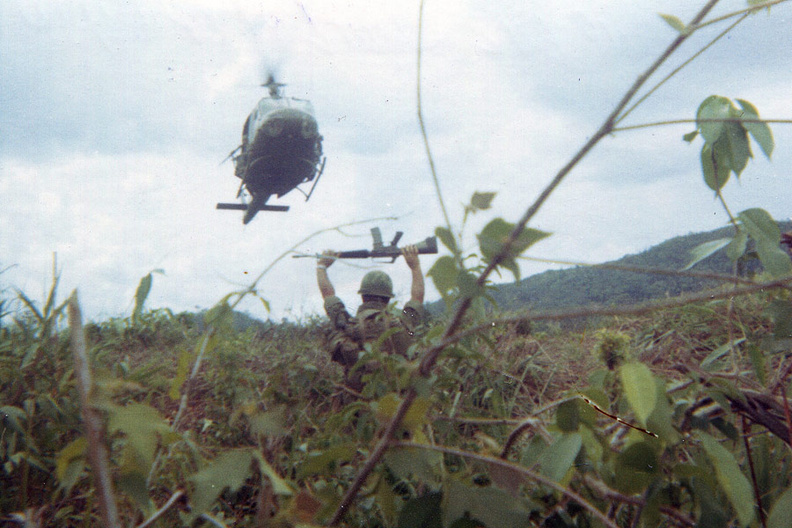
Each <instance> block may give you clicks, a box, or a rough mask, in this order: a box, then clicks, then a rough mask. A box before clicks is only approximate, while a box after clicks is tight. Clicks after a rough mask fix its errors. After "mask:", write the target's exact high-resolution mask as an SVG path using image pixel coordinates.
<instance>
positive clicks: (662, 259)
mask: <svg viewBox="0 0 792 528" xmlns="http://www.w3.org/2000/svg"><path fill="white" fill-rule="evenodd" d="M779 227H780V228H781V230H782V232H784V231H788V230H790V229H792V222H780V223H779ZM733 232H734V231H733V228H731V227H726V228H722V229H717V230H714V231H709V232H706V233H694V234H689V235H685V236H678V237H675V238H672V239H670V240H667V241H665V242H663V243H661V244H658V245H657V246H654V247H652V248H650V249H648V250H646V251H644V252H642V253H638V254H636V255H628V256H625V257H622V258H621V259H619V260H616V261H613V262H609V263H608V264H613V265H621V266H632V267H644V268H660V269H664V270H681V269H682V268H684V267H685V266H686V265H687V264H688V262H690V260H691V250H692V249H693V248H695V247H696V246H698V245H700V244H703V243H704V242H709V241H711V240H716V239H719V238H726V237H730V236H732V234H733ZM756 266H757V265H756V264H754V268H753V269H751V268H750V267H749V268H748V270H746V271H747V272H751V271H755V270H756V269H757V268H756ZM693 271H702V272H717V273H726V274H728V273H731V271H732V263H731V261H730V260H729V259H728V257H727V256H726V254H725V250H720V251H718V252H717V253H715V254H714V255H712V256H711V257H709V258H707V259H705V260H703V261H702V262H699V263H698V264H697V265H696V266H695V267H694V268H693ZM715 285H716V283H715V282H713V281H706V280H702V279H699V278H693V277H676V276H669V275H657V274H648V273H635V272H631V271H617V270H610V269H602V268H593V267H576V268H571V269H564V270H551V271H546V272H544V273H539V274H537V275H533V276H531V277H528V278H526V279H523V280H521V281H519V282H516V283H511V284H503V285H499V286H498V288H497V290H496V291H494V292H493V295H492V297H493V298H494V299H495V301H496V302H497V304H498V308H499V309H500V310H503V311H512V310H520V309H526V308H529V309H536V310H553V309H560V308H569V307H572V306H586V305H592V304H601V305H612V304H623V303H634V302H640V301H645V300H649V299H653V298H658V297H665V296H674V295H679V294H680V293H684V292H692V291H697V290H701V289H703V288H706V287H712V286H715ZM440 305H442V301H441V302H440ZM433 308H440V306H437V307H433ZM440 309H442V308H440Z"/></svg>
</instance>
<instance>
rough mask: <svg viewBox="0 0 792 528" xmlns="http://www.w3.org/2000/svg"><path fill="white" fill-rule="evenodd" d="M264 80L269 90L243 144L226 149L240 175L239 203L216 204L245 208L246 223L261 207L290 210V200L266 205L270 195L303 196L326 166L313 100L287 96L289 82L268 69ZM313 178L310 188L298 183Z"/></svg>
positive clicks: (248, 125) (253, 114) (245, 131)
mask: <svg viewBox="0 0 792 528" xmlns="http://www.w3.org/2000/svg"><path fill="white" fill-rule="evenodd" d="M261 86H263V87H265V88H267V89H268V90H269V96H268V97H264V98H262V99H261V100H260V101H259V102H258V104H257V105H256V107H255V108H254V109H253V111H252V112H251V113H250V115H249V116H248V118H247V119H246V120H245V125H244V126H243V127H242V144H241V145H239V146H238V147H237V148H235V149H234V150H233V151H231V153H230V154H229V155H228V157H227V158H226V160H228V159H233V161H234V174H235V175H236V176H237V177H238V178H240V179H241V180H242V182H241V184H240V186H239V191H238V192H237V198H239V199H240V200H241V203H218V204H217V209H227V210H228V209H230V210H237V211H245V214H244V216H243V218H242V223H243V224H247V223H249V222H250V221H251V220H253V218H254V217H255V216H256V214H257V213H258V212H259V211H281V212H283V211H288V210H289V206H288V205H268V204H267V201H268V200H269V199H270V197H271V196H273V195H276V196H277V197H278V198H280V197H281V196H283V195H285V194H287V193H289V192H291V191H292V190H294V189H297V190H298V191H300V192H301V193H302V194H303V195H304V196H305V200H306V201H308V199H309V198H310V197H311V195H312V194H313V191H314V189H315V188H316V184H317V183H318V182H319V178H320V176H321V175H322V172H323V171H324V166H325V161H326V158H325V157H324V156H323V155H322V139H323V138H322V136H321V135H320V134H319V127H318V125H317V122H316V117H315V114H314V109H313V105H312V104H311V102H310V101H308V100H305V99H297V98H295V97H284V96H283V93H282V89H283V87H284V86H286V85H285V84H283V83H279V82H276V81H275V78H274V76H273V75H272V74H270V75H269V76H268V78H267V82H266V83H264V84H262V85H261ZM311 181H312V182H313V185H312V186H311V188H310V190H309V191H308V192H307V193H306V192H305V191H304V190H303V189H301V188H300V185H302V184H304V183H308V182H311Z"/></svg>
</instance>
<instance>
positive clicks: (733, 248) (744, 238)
mask: <svg viewBox="0 0 792 528" xmlns="http://www.w3.org/2000/svg"><path fill="white" fill-rule="evenodd" d="M747 245H748V233H747V232H746V231H745V229H740V230H738V231H737V234H736V235H734V238H733V239H732V241H731V242H730V243H729V247H727V248H726V256H727V257H729V260H731V261H732V262H736V261H737V259H739V258H740V257H742V256H743V255H745V248H746V247H747Z"/></svg>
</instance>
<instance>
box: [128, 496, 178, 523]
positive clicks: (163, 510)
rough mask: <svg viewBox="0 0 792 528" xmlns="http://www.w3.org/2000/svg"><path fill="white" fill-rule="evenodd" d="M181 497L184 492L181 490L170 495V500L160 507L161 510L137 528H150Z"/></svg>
mask: <svg viewBox="0 0 792 528" xmlns="http://www.w3.org/2000/svg"><path fill="white" fill-rule="evenodd" d="M182 495H184V492H183V491H182V490H178V491H177V492H176V493H174V494H173V495H171V498H170V499H168V502H166V503H165V504H163V505H162V508H160V509H159V510H157V511H155V512H154V514H153V515H152V516H151V517H149V518H148V519H146V520H145V521H143V522H142V523H140V524H138V525H137V528H147V527H148V526H151V525H152V524H153V523H154V522H156V521H157V519H159V518H160V517H162V516H163V515H164V514H165V512H167V511H168V510H169V509H170V508H171V507H172V506H173V505H174V504H176V501H177V500H179V499H180V498H181V497H182Z"/></svg>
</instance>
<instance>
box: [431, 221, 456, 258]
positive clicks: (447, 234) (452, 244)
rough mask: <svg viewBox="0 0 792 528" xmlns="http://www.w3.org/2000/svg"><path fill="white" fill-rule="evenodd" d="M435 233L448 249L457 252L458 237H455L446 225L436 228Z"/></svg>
mask: <svg viewBox="0 0 792 528" xmlns="http://www.w3.org/2000/svg"><path fill="white" fill-rule="evenodd" d="M435 235H436V236H437V238H439V239H440V242H442V243H443V245H444V246H445V247H447V248H448V250H449V251H450V252H451V253H453V254H455V255H456V253H457V251H458V250H457V245H456V238H454V234H453V233H452V232H451V231H450V230H449V229H448V228H446V227H438V228H436V229H435Z"/></svg>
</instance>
